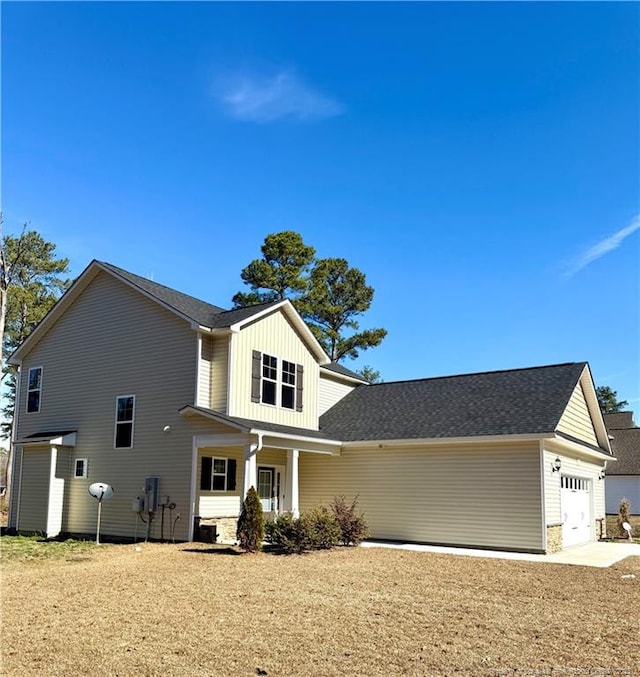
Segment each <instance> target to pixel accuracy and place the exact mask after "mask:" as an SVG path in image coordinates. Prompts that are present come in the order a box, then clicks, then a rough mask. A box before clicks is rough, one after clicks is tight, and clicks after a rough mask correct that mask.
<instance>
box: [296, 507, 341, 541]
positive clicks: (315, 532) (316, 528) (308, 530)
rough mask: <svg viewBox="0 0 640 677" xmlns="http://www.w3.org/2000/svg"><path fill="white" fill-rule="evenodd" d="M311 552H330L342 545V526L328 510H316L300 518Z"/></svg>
mask: <svg viewBox="0 0 640 677" xmlns="http://www.w3.org/2000/svg"><path fill="white" fill-rule="evenodd" d="M300 522H302V524H303V528H302V531H303V532H304V534H305V537H306V539H307V540H308V542H309V546H310V549H311V550H329V549H330V548H335V547H336V545H340V536H341V532H340V525H339V524H338V522H337V521H336V518H335V516H334V515H333V514H332V513H331V512H330V511H329V509H328V508H326V507H324V506H322V507H320V508H314V509H313V510H310V511H309V512H307V513H305V514H304V515H302V516H301V517H300Z"/></svg>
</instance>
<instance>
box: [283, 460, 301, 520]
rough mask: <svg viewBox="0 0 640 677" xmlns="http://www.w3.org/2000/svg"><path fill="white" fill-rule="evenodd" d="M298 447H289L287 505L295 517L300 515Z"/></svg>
mask: <svg viewBox="0 0 640 677" xmlns="http://www.w3.org/2000/svg"><path fill="white" fill-rule="evenodd" d="M299 457H300V452H299V451H298V449H287V483H286V485H287V500H286V501H285V506H286V507H287V509H288V510H289V511H290V512H291V513H293V516H294V517H299V516H300V504H299V501H298V498H299V493H298V491H299V489H298V458H299Z"/></svg>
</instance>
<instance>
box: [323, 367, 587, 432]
mask: <svg viewBox="0 0 640 677" xmlns="http://www.w3.org/2000/svg"><path fill="white" fill-rule="evenodd" d="M585 369H588V365H587V363H586V362H572V363H566V364H557V365H550V366H544V367H531V368H527V369H513V370H508V371H492V372H483V373H476V374H462V375H459V376H445V377H438V378H429V379H421V380H416V381H398V382H392V383H380V384H373V385H370V386H369V387H367V388H356V389H354V390H353V391H352V392H351V393H349V395H347V396H346V397H345V398H343V399H342V400H340V401H339V402H338V403H337V404H335V405H334V406H333V407H332V408H331V409H329V410H328V411H327V412H325V413H324V414H323V415H322V416H321V418H320V430H321V431H322V432H323V433H325V435H327V436H328V437H332V438H334V439H342V440H344V441H369V440H400V439H438V438H442V439H446V438H458V437H479V436H493V435H541V434H552V433H554V431H555V430H556V428H557V426H558V423H559V421H560V419H561V417H562V414H563V413H564V411H565V409H566V406H567V404H568V402H569V399H570V398H571V395H572V393H573V391H574V389H575V387H576V385H577V383H578V382H579V381H580V379H581V377H582V375H583V373H584V372H585Z"/></svg>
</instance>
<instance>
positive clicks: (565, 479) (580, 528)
mask: <svg viewBox="0 0 640 677" xmlns="http://www.w3.org/2000/svg"><path fill="white" fill-rule="evenodd" d="M560 479H561V485H560V486H561V488H560V501H561V505H562V547H563V548H567V547H569V546H572V545H580V544H581V543H587V542H588V541H590V540H591V496H590V492H589V480H587V479H584V478H582V477H570V476H568V475H563V476H562V477H561V478H560Z"/></svg>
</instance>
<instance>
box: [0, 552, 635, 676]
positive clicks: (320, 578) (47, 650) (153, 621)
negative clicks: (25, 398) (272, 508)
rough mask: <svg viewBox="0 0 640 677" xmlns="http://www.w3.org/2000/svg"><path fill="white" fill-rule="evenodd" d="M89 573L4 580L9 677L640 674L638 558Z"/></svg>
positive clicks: (203, 561)
mask: <svg viewBox="0 0 640 677" xmlns="http://www.w3.org/2000/svg"><path fill="white" fill-rule="evenodd" d="M82 557H83V558H85V557H86V559H83V560H81V561H74V562H68V561H66V560H65V559H60V560H55V561H39V562H33V563H31V564H28V565H25V564H21V563H19V562H16V563H13V564H12V563H7V564H5V565H3V577H2V587H3V605H2V616H3V618H2V620H3V624H2V627H3V641H2V651H3V665H2V673H3V674H4V675H20V676H22V675H43V674H58V675H78V674H94V675H134V674H135V675H185V676H191V675H234V676H235V675H257V674H261V675H272V676H276V675H282V676H285V675H286V676H290V675H314V676H316V675H400V674H410V675H452V674H461V675H506V674H514V672H513V671H514V670H520V671H521V673H520V674H552V673H551V669H552V668H554V669H555V670H557V672H555V673H553V674H562V673H561V672H558V670H564V671H565V674H572V675H575V674H585V675H587V674H599V675H603V674H639V673H640V636H638V633H637V609H638V608H640V558H629V559H627V560H625V561H623V562H621V563H619V564H618V565H616V566H614V567H611V568H609V569H595V568H587V567H575V566H564V565H556V564H539V563H537V562H536V563H533V562H516V561H506V560H504V561H503V560H494V559H478V558H471V557H462V556H451V555H436V554H431V553H416V552H405V551H397V550H384V549H361V548H351V549H339V550H335V551H331V552H318V553H313V554H310V555H305V556H291V557H282V556H273V555H267V554H260V555H254V556H251V555H242V556H237V555H235V554H231V553H229V552H224V551H218V550H216V549H212V548H211V546H206V545H203V546H202V548H199V546H198V545H195V544H189V545H159V544H144V545H142V546H141V549H140V551H139V552H137V551H136V550H135V548H134V547H133V546H130V545H128V546H104V547H101V548H96V549H94V550H91V551H89V552H86V553H82ZM632 576H634V577H632ZM605 670H608V671H609V672H604V671H605ZM526 671H528V672H526ZM534 671H537V672H534ZM543 671H547V672H543ZM578 671H584V672H578ZM598 671H599V672H598ZM516 674H517V673H516Z"/></svg>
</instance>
